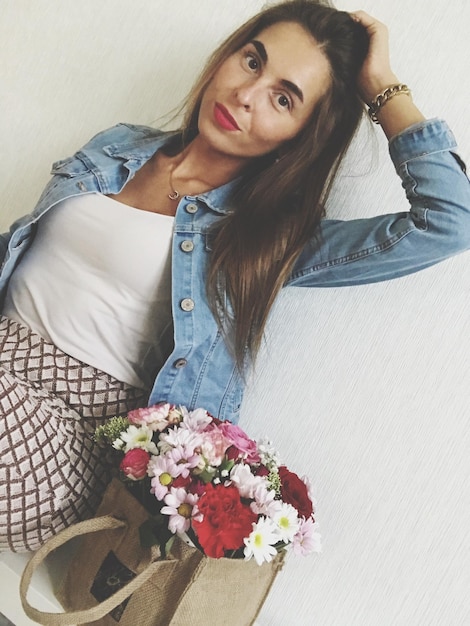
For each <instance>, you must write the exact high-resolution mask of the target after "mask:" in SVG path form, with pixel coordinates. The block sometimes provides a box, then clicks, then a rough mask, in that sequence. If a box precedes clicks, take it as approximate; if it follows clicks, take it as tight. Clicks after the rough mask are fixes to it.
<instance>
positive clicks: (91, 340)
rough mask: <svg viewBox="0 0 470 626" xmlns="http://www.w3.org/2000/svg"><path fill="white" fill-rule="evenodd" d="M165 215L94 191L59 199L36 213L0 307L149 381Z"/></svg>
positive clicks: (167, 264) (158, 331)
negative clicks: (36, 219) (33, 227)
mask: <svg viewBox="0 0 470 626" xmlns="http://www.w3.org/2000/svg"><path fill="white" fill-rule="evenodd" d="M173 221H174V218H173V217H171V216H167V215H160V214H158V213H151V212H148V211H140V210H138V209H135V208H132V207H129V206H127V205H125V204H121V203H120V202H117V201H116V200H113V199H111V198H108V197H107V196H103V195H100V194H86V195H82V196H77V197H74V198H70V199H68V200H64V201H63V202H61V203H60V204H58V205H57V206H56V207H53V208H52V209H50V211H49V212H48V213H47V214H46V215H45V216H44V217H43V218H42V219H41V220H40V221H39V224H38V232H37V234H36V237H35V240H34V243H33V245H32V246H31V248H30V249H29V250H28V251H27V252H26V254H25V256H24V258H23V259H22V260H21V263H20V264H19V266H18V268H17V269H16V270H15V272H14V273H13V276H12V278H11V280H10V284H9V287H8V292H7V296H6V302H5V308H4V311H3V313H4V315H6V316H7V317H9V318H11V319H14V320H16V321H18V322H20V323H21V324H23V325H25V326H27V327H29V328H30V329H31V330H32V331H33V332H35V333H37V334H38V335H41V336H42V337H44V339H46V340H47V341H50V342H52V343H54V344H55V345H56V346H57V347H58V348H60V349H61V350H63V351H64V352H65V353H67V354H70V355H71V356H73V357H75V358H77V359H79V360H80V361H83V362H84V363H87V364H89V365H92V366H94V367H96V368H98V369H100V370H102V371H104V372H107V373H108V374H111V375H112V376H114V377H115V378H117V379H118V380H121V381H124V382H126V383H129V384H131V385H134V386H137V387H146V386H148V385H149V384H150V382H151V380H152V374H154V373H155V371H154V370H155V369H156V368H158V367H159V366H161V365H162V363H163V360H164V356H163V355H162V354H161V348H160V345H159V343H160V342H159V339H160V337H161V335H162V333H163V330H164V329H165V327H167V326H168V324H169V323H170V322H171V254H170V251H171V240H172V237H171V235H172V230H173Z"/></svg>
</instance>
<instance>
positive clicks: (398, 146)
mask: <svg viewBox="0 0 470 626" xmlns="http://www.w3.org/2000/svg"><path fill="white" fill-rule="evenodd" d="M456 146H457V142H456V141H455V137H454V135H453V134H452V131H451V130H450V128H449V127H448V126H447V123H446V122H445V121H444V120H441V119H437V118H435V119H431V120H426V121H424V122H418V124H413V125H412V126H410V127H409V128H406V129H405V130H404V131H402V132H401V133H399V134H398V135H395V137H392V139H391V140H390V143H389V151H390V156H391V157H392V160H393V162H394V164H395V167H399V166H400V165H401V164H402V163H404V162H406V161H410V160H411V159H416V158H418V157H420V156H424V155H425V154H430V153H432V152H443V151H447V150H452V149H454V148H456Z"/></svg>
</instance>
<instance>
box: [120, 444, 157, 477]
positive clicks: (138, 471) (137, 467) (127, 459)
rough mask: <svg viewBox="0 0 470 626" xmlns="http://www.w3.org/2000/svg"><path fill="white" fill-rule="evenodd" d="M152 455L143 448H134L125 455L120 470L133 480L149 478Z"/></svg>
mask: <svg viewBox="0 0 470 626" xmlns="http://www.w3.org/2000/svg"><path fill="white" fill-rule="evenodd" d="M149 460H150V454H149V453H148V452H147V451H146V450H143V449H142V448H133V449H132V450H129V451H128V452H126V454H125V455H124V458H123V459H122V461H121V463H120V465H119V469H120V470H121V472H123V474H125V475H126V476H127V478H130V479H131V480H141V479H142V478H145V476H147V465H148V463H149Z"/></svg>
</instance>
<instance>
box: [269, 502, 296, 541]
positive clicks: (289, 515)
mask: <svg viewBox="0 0 470 626" xmlns="http://www.w3.org/2000/svg"><path fill="white" fill-rule="evenodd" d="M271 519H272V521H273V522H274V524H275V525H276V527H277V530H278V532H279V535H280V538H281V539H282V541H284V543H290V542H291V541H292V540H293V539H294V536H295V535H296V533H297V532H298V530H299V527H300V520H299V518H298V515H297V510H296V509H295V508H294V507H293V506H292V505H291V504H287V503H285V502H283V503H282V504H281V506H280V508H279V510H277V511H276V512H275V513H274V515H273V516H272V517H271Z"/></svg>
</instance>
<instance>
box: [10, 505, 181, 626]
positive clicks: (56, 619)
mask: <svg viewBox="0 0 470 626" xmlns="http://www.w3.org/2000/svg"><path fill="white" fill-rule="evenodd" d="M126 526H127V523H126V522H125V521H123V520H119V519H116V518H115V517H113V516H112V515H103V516H102V517H95V518H93V519H89V520H85V521H84V522H79V523H78V524H74V525H73V526H70V527H69V528H66V529H65V530H63V531H61V532H60V533H59V534H58V535H55V536H54V537H52V538H51V539H49V540H48V541H47V543H45V544H44V545H43V546H42V547H41V548H39V550H38V551H37V552H36V553H35V554H34V555H33V557H32V558H31V559H30V561H29V562H28V563H27V565H26V567H25V570H24V572H23V575H22V577H21V582H20V597H21V604H22V606H23V610H24V612H25V613H26V615H27V616H28V617H30V618H31V619H32V620H34V621H36V622H38V623H39V624H44V625H45V626H75V625H76V624H86V623H87V622H94V621H95V620H98V619H101V618H102V617H104V616H105V615H106V614H107V613H109V612H110V611H112V610H113V609H114V608H116V607H117V606H119V605H120V604H121V602H123V601H124V600H126V599H127V598H128V597H129V596H130V595H132V594H133V593H134V592H135V591H137V589H139V588H140V587H141V586H142V585H143V584H144V583H145V582H146V581H147V580H148V579H149V578H150V577H151V576H152V575H153V574H154V573H155V572H156V571H157V569H159V568H161V567H162V565H163V566H164V565H165V563H167V564H168V565H171V566H173V565H174V562H172V561H153V562H151V563H149V565H148V566H147V567H146V568H145V569H144V570H143V571H142V572H141V573H140V574H138V575H137V576H136V577H135V578H133V579H132V580H131V581H130V582H129V583H127V585H125V586H124V587H122V588H121V589H119V590H118V591H117V592H116V593H115V594H113V595H112V596H110V597H109V598H107V599H106V600H104V601H103V602H100V603H99V604H97V605H96V606H93V607H90V608H88V609H82V610H80V611H71V612H68V613H46V612H44V611H39V610H38V609H36V608H34V607H33V606H31V605H30V604H29V602H28V600H27V593H28V589H29V585H30V583H31V578H32V576H33V574H34V572H35V571H36V569H37V567H39V565H41V563H42V562H43V561H44V559H45V558H46V557H47V555H48V554H49V553H50V552H52V551H53V550H55V549H56V548H58V547H59V546H62V545H63V544H65V543H67V542H68V541H70V539H73V538H74V537H80V536H81V535H85V534H88V533H95V532H99V531H100V530H112V529H117V528H124V527H126Z"/></svg>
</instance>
